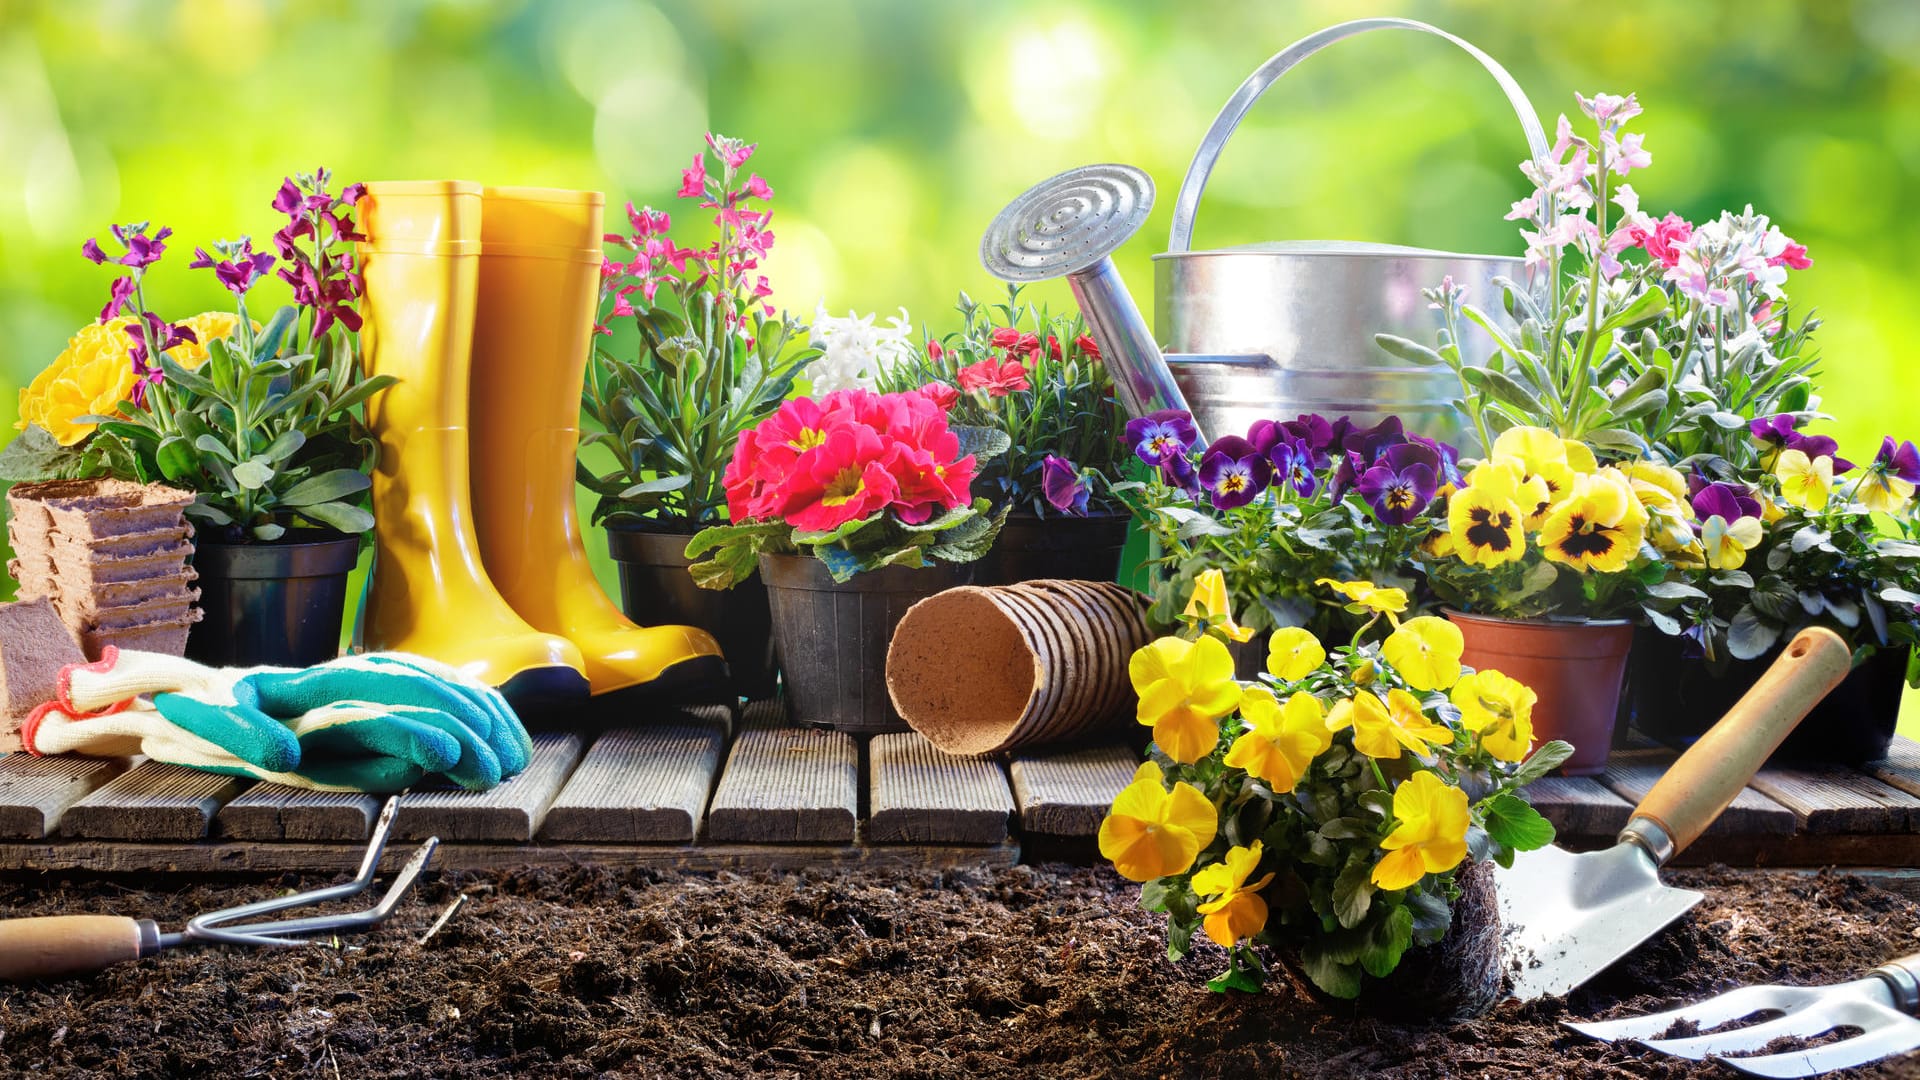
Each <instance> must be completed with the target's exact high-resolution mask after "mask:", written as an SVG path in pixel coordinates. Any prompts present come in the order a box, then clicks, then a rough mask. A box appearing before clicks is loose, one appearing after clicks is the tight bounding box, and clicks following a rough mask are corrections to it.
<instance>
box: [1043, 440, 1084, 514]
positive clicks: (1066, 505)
mask: <svg viewBox="0 0 1920 1080" xmlns="http://www.w3.org/2000/svg"><path fill="white" fill-rule="evenodd" d="M1040 491H1041V493H1042V494H1044V495H1045V496H1046V499H1047V502H1048V503H1049V504H1051V505H1052V507H1053V508H1054V509H1055V510H1058V511H1060V512H1062V513H1066V514H1072V515H1074V516H1075V517H1086V516H1087V500H1088V499H1089V498H1091V497H1092V495H1093V485H1091V484H1089V483H1088V482H1087V479H1086V477H1084V476H1081V475H1080V468H1079V466H1077V465H1075V464H1074V463H1073V462H1071V461H1068V460H1067V459H1066V458H1063V457H1056V456H1055V455H1053V454H1048V455H1047V457H1046V459H1045V460H1044V461H1042V462H1041V463H1040Z"/></svg>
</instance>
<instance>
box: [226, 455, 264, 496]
mask: <svg viewBox="0 0 1920 1080" xmlns="http://www.w3.org/2000/svg"><path fill="white" fill-rule="evenodd" d="M233 479H234V480H235V481H236V482H237V483H238V484H239V485H240V486H241V487H243V488H245V489H247V490H248V491H258V490H260V489H261V488H263V487H266V486H267V484H268V483H270V482H271V481H272V480H273V466H272V465H269V464H268V463H267V460H266V458H264V457H252V458H248V459H247V460H245V461H243V462H241V463H240V464H238V465H235V466H234V467H233Z"/></svg>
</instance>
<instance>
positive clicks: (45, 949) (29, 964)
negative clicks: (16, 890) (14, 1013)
mask: <svg viewBox="0 0 1920 1080" xmlns="http://www.w3.org/2000/svg"><path fill="white" fill-rule="evenodd" d="M159 949H160V928H159V927H158V926H156V925H155V924H154V923H153V921H152V920H150V919H129V918H127V917H125V916H123V915H45V916H40V917H37V918H31V919H7V920H4V921H0V980H6V981H9V982H25V981H27V980H29V979H54V978H59V977H60V976H63V975H78V974H82V973H84V972H89V971H99V970H100V969H101V968H104V967H109V966H111V965H113V964H118V963H121V962H122V961H126V960H138V959H140V958H141V957H143V956H152V955H153V954H154V953H156V952H158V951H159Z"/></svg>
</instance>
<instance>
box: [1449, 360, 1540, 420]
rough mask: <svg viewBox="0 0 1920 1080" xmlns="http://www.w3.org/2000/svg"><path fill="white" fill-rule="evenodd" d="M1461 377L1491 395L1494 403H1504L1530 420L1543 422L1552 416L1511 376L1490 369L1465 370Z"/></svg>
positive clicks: (1537, 399)
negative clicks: (1534, 419)
mask: <svg viewBox="0 0 1920 1080" xmlns="http://www.w3.org/2000/svg"><path fill="white" fill-rule="evenodd" d="M1463 375H1464V376H1465V378H1466V380H1467V382H1469V383H1472V384H1473V385H1474V386H1476V387H1479V388H1481V389H1483V390H1485V391H1486V392H1487V393H1489V394H1491V395H1493V397H1494V399H1495V400H1496V401H1502V402H1505V403H1506V404H1508V405H1511V406H1513V407H1514V408H1516V409H1519V410H1520V411H1521V412H1522V413H1525V414H1526V415H1527V416H1528V417H1530V418H1536V419H1538V420H1541V421H1544V420H1546V419H1549V418H1551V416H1552V414H1551V413H1550V412H1548V411H1547V407H1546V406H1545V405H1542V404H1541V403H1540V399H1539V398H1537V397H1534V396H1533V392H1532V391H1530V390H1528V389H1527V388H1526V387H1524V386H1521V385H1520V384H1519V383H1517V382H1515V381H1513V378H1512V376H1510V375H1507V374H1506V373H1505V372H1500V371H1495V370H1493V369H1492V368H1465V369H1463Z"/></svg>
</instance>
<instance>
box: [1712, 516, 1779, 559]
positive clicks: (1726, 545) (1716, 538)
mask: <svg viewBox="0 0 1920 1080" xmlns="http://www.w3.org/2000/svg"><path fill="white" fill-rule="evenodd" d="M1763 535H1765V534H1764V532H1763V531H1762V530H1761V528H1760V519H1759V518H1751V517H1743V518H1741V519H1740V520H1739V521H1736V522H1733V523H1732V524H1728V523H1727V519H1726V518H1723V517H1721V516H1720V515H1719V514H1715V515H1713V516H1712V517H1710V518H1708V519H1707V520H1706V523H1705V524H1704V525H1701V526H1700V546H1701V548H1702V549H1703V550H1704V551H1705V552H1706V556H1707V565H1708V566H1711V567H1713V568H1714V569H1715V570H1738V569H1740V567H1742V566H1743V565H1745V564H1746V561H1747V552H1749V551H1752V550H1753V549H1754V548H1755V547H1757V546H1759V543H1760V539H1761V537H1762V536H1763Z"/></svg>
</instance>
